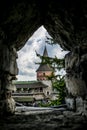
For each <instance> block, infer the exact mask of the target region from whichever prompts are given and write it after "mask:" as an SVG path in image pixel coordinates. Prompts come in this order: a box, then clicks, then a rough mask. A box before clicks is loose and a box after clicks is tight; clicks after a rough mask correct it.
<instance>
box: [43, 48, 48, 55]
mask: <svg viewBox="0 0 87 130" xmlns="http://www.w3.org/2000/svg"><path fill="white" fill-rule="evenodd" d="M43 56H44V57H48V53H47V48H46V46H45V48H44V52H43Z"/></svg>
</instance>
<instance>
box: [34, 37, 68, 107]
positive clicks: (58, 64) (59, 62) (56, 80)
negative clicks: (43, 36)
mask: <svg viewBox="0 0 87 130" xmlns="http://www.w3.org/2000/svg"><path fill="white" fill-rule="evenodd" d="M47 40H48V41H46V42H47V43H49V44H51V45H53V44H54V40H53V39H52V38H47ZM36 54H37V53H36ZM37 56H38V57H39V58H40V59H41V60H42V64H48V65H49V66H50V67H51V68H52V69H53V72H52V74H51V75H50V76H48V77H47V78H48V80H51V82H52V86H53V89H55V90H56V91H57V92H58V96H57V97H58V98H57V99H56V100H53V101H51V102H50V103H48V104H45V105H47V106H51V105H53V106H54V105H60V104H62V103H64V99H65V95H66V92H65V81H64V76H62V75H59V74H56V72H59V71H61V69H64V68H65V61H64V58H63V59H58V58H57V57H56V56H55V57H54V58H51V57H44V56H41V55H39V54H37ZM39 64H40V63H39ZM54 73H55V74H54Z"/></svg>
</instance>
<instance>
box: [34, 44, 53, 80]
mask: <svg viewBox="0 0 87 130" xmlns="http://www.w3.org/2000/svg"><path fill="white" fill-rule="evenodd" d="M43 57H48V53H47V48H46V46H45V48H44V52H43ZM36 72H37V80H39V81H43V80H47V76H50V75H51V74H52V72H53V69H52V68H51V67H50V66H49V64H44V60H42V61H41V64H40V66H39V68H38V69H37V71H36Z"/></svg>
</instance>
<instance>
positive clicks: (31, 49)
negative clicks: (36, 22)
mask: <svg viewBox="0 0 87 130" xmlns="http://www.w3.org/2000/svg"><path fill="white" fill-rule="evenodd" d="M46 36H48V37H50V36H49V34H48V32H47V31H46V29H45V28H44V27H43V26H41V27H40V28H39V29H38V30H37V31H36V32H35V33H34V34H33V35H32V37H31V38H30V39H29V40H28V41H27V42H26V44H25V46H24V47H23V48H22V49H21V50H20V51H18V57H19V58H18V59H17V64H18V68H19V74H18V75H17V78H18V80H23V81H24V80H36V70H37V68H38V67H39V65H38V64H35V63H38V62H40V59H39V57H37V56H36V52H35V51H37V52H38V53H39V54H41V55H42V54H43V51H44V47H45V45H46V46H47V50H48V55H49V56H52V57H54V56H55V55H56V56H57V57H58V58H63V57H64V55H65V53H66V52H62V51H61V50H62V49H61V48H60V46H59V45H53V46H52V45H49V44H46V40H47V38H46Z"/></svg>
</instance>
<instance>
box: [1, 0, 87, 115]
mask: <svg viewBox="0 0 87 130" xmlns="http://www.w3.org/2000/svg"><path fill="white" fill-rule="evenodd" d="M86 23H87V2H86V1H85V0H84V1H83V0H81V1H78V0H77V1H74V0H73V1H69V0H58V1H56V0H55V1H53V0H50V2H48V1H47V0H44V1H43V2H42V1H40V0H37V1H35V0H29V1H27V0H21V1H15V0H13V1H12V2H10V3H8V1H5V0H3V2H2V3H0V59H1V64H0V73H1V75H0V86H1V87H0V89H1V94H0V99H1V104H3V103H2V102H3V101H5V104H4V106H3V107H2V108H1V111H3V108H4V109H5V110H6V109H7V108H6V107H7V106H8V105H7V104H9V103H8V102H10V101H11V100H8V101H7V99H11V98H10V92H8V90H10V88H12V86H13V85H12V80H13V79H14V78H16V74H17V73H18V72H17V71H18V70H17V66H16V58H17V55H16V51H17V50H19V49H21V48H22V46H24V44H25V43H26V40H27V39H28V38H29V37H30V36H31V35H32V34H33V33H34V31H35V30H36V29H37V28H38V27H40V26H41V25H44V26H45V28H46V29H47V30H48V32H49V34H50V35H51V36H52V37H53V38H54V40H55V41H57V42H58V43H59V44H60V45H61V46H62V48H64V49H66V50H69V51H71V52H70V53H69V54H68V55H67V56H66V71H67V77H66V80H67V83H68V84H67V88H68V90H69V92H70V93H72V95H73V96H82V97H84V98H86V94H87V78H86V75H87V70H86V69H87V67H86V66H87V24H86ZM79 84H80V85H79ZM70 86H72V87H71V88H70ZM73 86H75V88H74V87H73ZM8 88H9V89H8ZM76 91H77V92H76ZM8 93H9V94H8ZM8 95H9V96H8ZM13 104H14V102H13V101H12V107H13V106H14V105H13ZM12 107H11V108H12ZM13 108H14V107H13ZM10 110H11V109H10ZM6 112H7V113H9V111H7V110H6ZM13 112H14V109H13V110H12V111H10V113H13Z"/></svg>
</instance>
